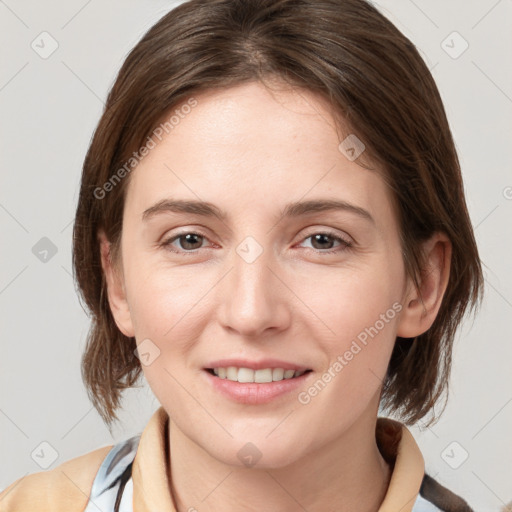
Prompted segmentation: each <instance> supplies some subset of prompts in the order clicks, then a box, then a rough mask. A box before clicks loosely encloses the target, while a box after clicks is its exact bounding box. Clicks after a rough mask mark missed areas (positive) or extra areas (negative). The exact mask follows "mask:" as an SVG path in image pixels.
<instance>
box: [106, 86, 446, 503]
mask: <svg viewBox="0 0 512 512" xmlns="http://www.w3.org/2000/svg"><path fill="white" fill-rule="evenodd" d="M195 97H196V99H197V101H198V105H197V106H196V107H195V108H193V109H192V111H191V112H190V113H189V114H187V115H186V116H184V118H183V119H181V120H180V122H179V124H178V125H177V126H176V127H175V128H174V129H173V130H172V132H170V133H169V134H168V135H166V136H165V137H164V138H163V140H162V141H161V142H160V143H158V145H157V146H156V147H155V148H154V149H153V150H151V151H150V153H149V154H148V156H146V157H145V158H144V159H143V160H142V161H141V163H140V164H139V166H138V167H137V168H136V169H135V170H134V171H133V172H132V174H131V176H130V183H129V186H128V192H127V197H126V203H125V209H124V219H123V226H122V238H121V261H120V262H118V265H117V266H116V265H113V264H112V263H111V262H110V259H109V242H108V240H107V239H106V237H105V235H104V233H103V232H100V233H99V239H100V242H101V252H102V262H103V269H104V271H105V274H106V277H107V285H108V296H109V301H110V306H111V309H112V312H113V315H114V318H115V320H116V323H117V325H118V327H119V328H120V329H121V331H122V332H123V333H124V334H125V335H127V336H135V338H136V340H137V343H138V344H140V343H141V342H142V341H143V340H145V339H148V338H149V339H150V340H151V342H152V343H154V344H155V345H156V346H157V347H158V349H159V350H160V355H159V356H158V357H157V358H156V359H155V360H154V361H153V362H152V363H151V364H150V365H148V366H145V365H143V366H142V367H143V371H144V374H145V377H146V379H147V381H148V383H149V385H150V387H151V389H152V390H153V392H154V394H155V396H156V397H157V398H158V400H159V401H160V403H161V404H162V406H163V407H164V408H165V410H166V411H167V412H168V414H169V416H170V422H169V435H170V453H171V454H172V457H171V460H170V467H171V474H172V475H173V476H172V480H171V481H170V482H169V486H170V490H171V492H172V494H173V497H174V500H175V503H176V506H177V510H178V511H179V512H185V511H187V510H188V509H189V507H192V506H196V508H198V509H200V510H201V511H203V510H206V511H220V510H222V511H224V512H226V511H227V512H229V511H239V510H241V509H243V510H247V511H252V510H254V511H256V510H275V511H277V510H279V511H283V512H288V511H289V512H291V511H294V512H295V511H296V510H297V509H298V508H300V507H304V508H305V509H307V510H308V511H311V512H313V511H314V512H320V511H325V510H337V511H341V512H344V511H352V512H353V511H354V510H358V511H361V512H365V511H368V512H369V511H376V510H377V509H378V507H379V505H380V503H381V502H382V500H383V499H384V496H385V494H386V491H387V487H388V484H389V478H390V468H389V467H388V465H387V464H386V462H385V461H384V460H383V458H382V456H381V454H380V452H379V450H378V448H377V445H376V441H375V426H376V418H377V413H378V405H379V397H380V391H381V386H382V380H383V379H384V376H385V373H386V368H387V365H388V362H389V359H390V356H391V351H392V348H393V344H394V341H395V338H396V336H403V337H413V336H416V335H419V334H421V333H423V332H425V331H426V330H427V329H428V328H429V327H430V326H431V324H432V322H433V321H434V319H435V316H436V314H437V312H438V309H439V306H440V304H441V300H442V296H443V293H444V291H445V289H446V284H447V279H448V274H449V260H450V256H451V247H450V243H449V241H448V240H447V238H446V237H445V236H444V235H442V234H436V235H435V236H434V237H432V239H431V240H429V241H427V242H426V243H425V246H424V249H425V254H426V255H427V261H428V263H427V267H428V269H429V272H427V273H426V277H425V279H424V281H423V282H422V283H421V288H420V290H419V291H420V293H421V296H420V295H419V294H418V291H417V290H415V289H414V287H413V286H412V282H411V280H410V279H409V278H408V277H407V276H406V274H405V269H404V264H403V261H402V254H401V248H400V243H399V240H400V239H399V230H398V221H397V218H396V215H395V213H394V209H393V202H392V196H391V192H390V191H389V189H388V188H387V186H386V185H385V182H384V180H383V179H382V178H381V177H380V176H379V174H378V173H377V172H375V171H371V170H366V169H364V168H362V167H361V166H359V165H358V164H357V161H353V162H351V161H349V160H348V159H347V158H346V157H345V155H344V154H343V153H341V152H340V150H339V149H338V145H339V143H340V140H342V139H340V137H339V132H338V133H337V130H336V127H335V123H334V120H333V119H332V117H331V114H330V112H331V111H332V109H331V108H330V107H329V105H328V104H327V103H326V102H325V101H324V99H323V98H322V97H320V96H318V95H316V94H314V93H312V92H309V91H305V90H298V89H294V90H292V89H289V88H286V87H282V88H280V89H278V88H275V89H273V90H272V91H269V90H268V89H267V88H266V87H265V86H264V85H262V84H261V83H259V82H253V83H249V84H244V85H240V86H237V87H233V88H230V89H223V90H219V91H207V92H203V93H201V94H198V95H196V96H195ZM348 133H350V132H347V133H346V134H345V135H344V136H346V135H348ZM170 197H172V198H173V199H186V200H202V201H208V202H211V203H213V204H215V205H217V206H218V207H219V208H221V209H222V210H224V211H225V212H226V213H227V214H228V217H227V219H226V220H224V221H221V220H220V219H218V218H215V217H213V218H206V217H202V216H199V215H191V214H183V213H172V212H166V213H160V214H156V215H154V216H152V217H151V218H150V219H147V220H145V221H143V220H142V214H143V212H144V211H145V210H146V209H148V208H150V207H151V206H153V205H154V204H156V203H157V202H158V201H160V200H162V199H167V198H170ZM310 199H342V200H344V201H346V202H348V203H351V204H353V205H356V206H358V207H361V208H364V209H365V210H367V211H368V212H369V213H370V214H371V216H372V218H373V219H374V221H373V222H371V221H369V220H366V219H365V218H363V217H361V216H358V215H356V214H354V213H351V212H349V211H323V212H316V213H309V214H306V215H303V216H300V217H297V218H281V219H280V217H279V212H280V211H281V210H282V209H283V208H284V206H285V204H287V203H288V202H290V201H300V200H310ZM326 231H327V232H328V233H329V232H333V234H334V237H341V238H342V239H344V240H346V241H349V242H350V243H351V244H352V246H351V247H346V246H345V245H344V244H343V243H341V242H339V241H338V240H337V239H336V238H330V237H327V238H326V239H324V240H323V241H322V240H320V241H316V242H315V238H314V237H313V235H315V234H322V233H325V232H326ZM184 233H197V234H199V235H201V236H199V237H196V238H192V241H191V242H190V241H189V243H188V244H187V240H186V239H184V238H181V239H180V238H177V239H176V238H174V237H176V236H177V235H178V234H181V235H183V234H184ZM248 236H250V237H252V238H254V239H255V240H256V241H257V243H258V244H259V246H260V247H261V249H262V250H263V252H262V254H261V255H260V256H259V257H258V258H257V259H256V260H255V261H254V262H252V263H248V262H247V261H245V260H244V259H243V258H241V257H240V256H239V255H238V254H237V252H236V249H237V247H238V246H239V245H240V243H241V242H242V241H243V240H244V239H245V238H246V237H248ZM173 238H174V241H173V242H172V245H170V246H163V245H162V242H164V241H166V240H169V239H171V240H172V239H173ZM171 249H174V250H176V251H178V252H180V253H174V252H172V251H171ZM336 250H337V252H335V253H334V252H333V253H331V254H323V253H327V252H328V251H336ZM187 251H188V254H187ZM394 303H399V304H400V305H401V306H402V309H401V311H400V313H399V314H397V315H396V316H395V317H394V318H393V319H391V320H389V321H388V322H387V323H386V324H385V327H384V328H383V329H381V330H380V331H379V333H378V335H377V336H375V337H374V338H373V339H371V340H370V341H369V343H368V344H367V345H366V346H365V347H364V348H363V349H362V350H361V351H360V352H359V353H358V354H357V356H355V357H354V358H353V359H352V360H351V361H350V362H349V363H348V364H347V365H346V366H345V367H344V368H343V370H342V371H341V372H339V373H337V375H336V377H335V378H333V379H332V380H331V382H330V383H329V384H328V385H327V386H326V387H325V389H323V390H322V391H321V392H320V393H318V395H317V396H315V397H314V398H313V399H312V400H311V401H310V402H309V403H308V404H306V405H304V404H301V403H300V402H299V401H298V399H297V395H298V392H300V391H303V390H307V389H308V387H309V386H311V385H312V383H313V382H315V381H316V380H317V379H318V378H320V376H321V375H322V374H323V373H324V372H325V371H327V370H328V369H329V367H331V366H332V363H333V362H334V361H335V360H336V358H337V357H338V356H339V355H343V354H344V352H345V351H346V350H348V349H349V348H350V345H351V343H352V341H353V340H354V339H356V337H357V335H358V334H359V333H361V332H362V331H364V329H365V328H367V327H370V326H373V325H374V324H375V322H376V321H377V320H378V319H379V318H380V315H381V314H385V313H386V311H388V310H389V309H390V308H392V305H393V304H394ZM225 357H246V358H248V359H251V360H258V359H262V358H264V357H275V358H279V359H283V360H287V361H292V362H294V363H299V364H304V365H305V366H307V367H309V368H311V369H312V370H313V372H312V373H310V374H309V376H308V378H307V379H306V381H305V382H304V384H303V386H302V387H301V388H300V389H299V390H298V391H297V392H292V393H288V394H286V395H285V396H282V397H279V398H277V399H275V400H274V401H272V402H271V403H268V404H264V405H244V404H239V403H235V402H233V401H231V400H230V399H229V398H226V397H224V396H222V395H220V394H219V393H218V392H217V391H215V390H214V389H213V388H212V387H211V386H209V385H207V381H206V379H205V376H204V373H203V372H204V370H203V368H204V367H205V366H206V363H207V362H208V361H211V360H212V359H218V358H225ZM247 442H251V443H253V444H254V445H255V446H256V447H257V448H258V450H259V451H260V452H261V454H262V457H261V459H260V460H259V461H258V463H257V464H256V465H255V466H253V467H251V468H247V467H245V466H244V465H243V464H242V462H241V461H240V460H239V458H238V457H237V453H238V451H239V450H240V449H241V448H242V447H243V446H244V445H245V444H246V443H247ZM228 475H229V476H228ZM226 477H227V478H226ZM212 491H213V492H212ZM205 496H208V497H207V499H205V500H204V501H202V500H203V499H204V497H205Z"/></svg>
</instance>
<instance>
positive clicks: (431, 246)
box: [397, 233, 452, 338]
mask: <svg viewBox="0 0 512 512" xmlns="http://www.w3.org/2000/svg"><path fill="white" fill-rule="evenodd" d="M423 253H424V255H425V264H424V268H423V269H422V270H421V272H420V283H419V284H420V290H419V293H418V291H417V290H416V288H415V286H414V283H413V281H412V279H411V278H410V277H409V278H408V283H407V284H408V290H407V292H406V294H405V295H404V300H403V302H402V304H403V305H404V307H403V309H402V312H401V315H400V320H399V322H398V330H397V336H400V337H402V338H414V337H416V336H419V335H420V334H423V333H424V332H425V331H427V330H428V329H429V328H430V327H431V325H432V324H433V323H434V320H435V319H436V316H437V313H438V311H439V308H440V307H441V302H442V300H443V296H444V293H445V291H446V287H447V285H448V278H449V276H450V261H451V256H452V244H451V242H450V240H449V239H448V237H447V236H446V235H445V234H444V233H435V234H434V235H433V236H432V237H431V238H430V239H429V240H427V241H426V242H424V244H423Z"/></svg>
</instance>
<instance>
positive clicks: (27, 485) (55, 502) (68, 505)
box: [0, 445, 114, 512]
mask: <svg viewBox="0 0 512 512" xmlns="http://www.w3.org/2000/svg"><path fill="white" fill-rule="evenodd" d="M113 447H114V445H109V446H105V447H102V448H98V449H97V450H94V451H92V452H89V453H86V454H84V455H80V456H79V457H75V458H73V459H70V460H68V461H66V462H63V463H62V464H60V465H59V466H57V467H55V468H54V469H51V470H48V471H41V472H38V473H32V474H30V475H26V476H24V477H21V478H18V480H16V481H14V482H13V483H12V484H10V485H9V486H8V487H7V488H6V489H4V490H3V491H2V492H1V493H0V510H1V511H2V512H34V511H36V510H37V511H38V512H50V511H51V512H60V511H62V512H64V511H66V512H74V511H82V510H84V508H85V506H86V505H87V501H88V499H89V494H90V490H91V487H92V484H93V482H94V478H95V476H96V473H97V472H98V470H99V468H100V466H101V464H102V462H103V460H104V459H105V457H106V456H107V455H108V453H109V452H110V451H111V449H112V448H113Z"/></svg>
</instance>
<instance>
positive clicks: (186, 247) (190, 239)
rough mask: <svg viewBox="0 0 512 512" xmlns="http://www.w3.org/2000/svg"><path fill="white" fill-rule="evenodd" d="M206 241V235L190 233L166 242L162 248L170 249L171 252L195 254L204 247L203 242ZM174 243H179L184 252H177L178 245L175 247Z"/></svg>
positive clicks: (181, 234)
mask: <svg viewBox="0 0 512 512" xmlns="http://www.w3.org/2000/svg"><path fill="white" fill-rule="evenodd" d="M205 240H207V238H206V237H205V236H204V235H201V234H200V233H195V232H192V231H190V232H186V233H180V234H179V235H176V236H173V237H171V238H168V239H167V240H164V241H163V242H162V244H161V245H162V247H166V248H168V249H169V250H170V251H171V252H176V253H187V252H189V253H193V252H195V251H196V250H197V249H200V248H201V247H202V242H204V241H205ZM174 242H178V244H179V245H180V246H181V249H182V250H175V249H174V248H176V245H173V244H174ZM173 247H174V248H173Z"/></svg>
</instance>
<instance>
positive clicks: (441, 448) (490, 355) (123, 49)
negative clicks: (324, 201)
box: [0, 0, 512, 511]
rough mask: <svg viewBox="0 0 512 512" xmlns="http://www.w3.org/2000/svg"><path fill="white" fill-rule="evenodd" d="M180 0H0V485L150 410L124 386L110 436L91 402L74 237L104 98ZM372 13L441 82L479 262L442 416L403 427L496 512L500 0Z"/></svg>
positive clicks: (510, 480)
mask: <svg viewBox="0 0 512 512" xmlns="http://www.w3.org/2000/svg"><path fill="white" fill-rule="evenodd" d="M178 3H180V2H168V1H163V0H152V1H150V0H122V1H121V0H115V1H114V0H109V1H103V2H100V1H99V0H89V1H84V0H68V1H67V2H63V1H58V0H52V1H48V0H47V1H45V2H41V1H39V2H38V1H35V0H27V1H21V0H5V1H3V0H0V42H1V46H2V48H3V52H2V55H3V61H2V67H1V70H0V109H1V110H0V112H1V119H2V123H1V127H0V130H1V134H0V140H1V162H2V164H1V171H0V172H1V186H0V229H1V231H0V233H1V247H2V249H1V251H0V257H1V261H0V314H1V319H0V328H1V331H0V340H1V344H2V357H1V358H0V460H2V464H1V467H0V489H3V488H5V487H7V485H8V484H10V483H11V482H13V481H14V480H15V479H17V478H20V477H22V476H24V475H26V474H29V473H33V472H36V471H42V470H43V469H44V468H43V466H47V467H48V469H51V468H54V467H55V466H57V465H59V464H60V463H62V462H64V461H66V460H69V459H70V458H73V457H76V456H78V455H81V454H83V453H86V452H89V451H91V450H94V449H96V448H99V447H101V446H105V445H108V444H112V443H114V442H117V441H119V440H121V439H124V438H126V437H128V436H131V435H133V434H135V433H138V432H140V431H142V429H143V428H144V426H145V424H146V423H147V421H148V419H149V417H150V416H151V414H152V413H153V411H154V410H155V409H156V408H157V407H158V405H159V404H158V402H157V401H156V399H155V398H154V396H153V394H152V392H151V390H150V389H149V388H148V386H147V385H146V384H145V383H144V385H143V386H142V387H141V388H140V389H135V390H130V391H129V392H127V393H126V397H125V400H124V409H123V411H122V412H120V417H121V422H120V423H119V424H118V425H117V426H116V427H115V429H114V435H113V437H111V435H110V434H109V432H108V430H107V428H106V427H105V426H104V425H103V423H102V421H101V419H100V417H99V416H98V414H97V413H96V411H95V410H94V409H93V408H92V406H91V404H90V403H89V401H88V399H87V396H86V393H85V390H84V387H83V384H82V381H81V377H80V357H81V354H82V351H83V348H84V344H85V336H86V333H87V329H88V323H89V321H88V318H87V316H86V315H85V313H84V312H83V310H82V309H81V306H80V304H79V302H78V298H77V295H76V292H75V289H74V284H73V280H72V277H71V233H72V220H73V216H74V209H75V206H76V200H77V197H78V187H79V178H80V171H81V164H82V161H83V158H84V155H85V152H86V149H87V146H88V144H89V141H90V138H91V135H92V133H93V130H94V128H95V126H96V123H97V122H98V120H99V117H100V115H101V112H102V108H103V100H104V99H105V98H106V95H107V91H108V90H109V88H110V86H111V85H112V83H113V80H114V77H115V75H116V73H117V70H118V69H119V67H120V65H121V63H122V61H123V60H124V58H125V56H126V55H127V53H128V51H129V50H130V49H131V48H132V47H133V45H134V44H135V43H136V42H137V41H138V40H139V38H140V37H141V36H142V34H143V33H144V32H145V31H146V30H147V29H148V28H149V27H150V26H151V25H152V24H153V23H154V22H156V21H157V20H158V19H159V18H160V17H161V16H162V15H163V14H164V13H166V12H167V11H169V10H170V9H171V8H172V7H173V6H175V5H177V4H178ZM376 5H377V6H378V7H379V8H380V9H381V10H382V12H383V13H384V14H385V15H386V16H388V17H389V18H390V19H391V20H392V21H393V22H394V23H395V24H396V25H397V26H398V28H399V29H400V30H401V31H402V32H403V33H404V34H405V35H406V36H407V37H409V38H410V39H411V40H412V41H413V42H414V43H415V44H416V45H417V46H418V48H419V49H420V51H421V53H422V55H423V57H424V58H425V60H426V62H427V64H428V65H429V67H430V68H431V70H432V73H433V75H434V78H435V79H436V82H437V84H438V86H439V89H440V91H441V95H442V97H443V100H444V102H445V107H446V110H447V114H448V118H449V121H450V125H451V127H452V130H453V134H454V138H455V141H456V145H457V148H458V151H459V156H460V159H461V163H462V168H463V173H464V178H465V187H466V192H467V201H468V205H469V209H470V214H471V218H472V221H473V224H474V227H475V230H476V231H475V232H476V238H477V242H478V245H479V248H480V251H481V257H482V259H483V262H484V263H485V278H486V297H485V301H484V304H483V307H482V309H481V312H480V314H479V315H478V316H477V317H476V319H475V320H474V321H473V320H471V319H468V321H466V323H465V324H464V326H463V328H462V329H461V331H460V332H459V336H458V337H457V342H456V346H455V354H454V368H453V375H452V387H451V394H450V400H449V404H448V407H447V408H446V410H445V412H444V415H443V416H442V419H441V420H440V421H439V422H438V423H437V424H436V425H435V426H433V427H431V428H428V429H427V428H423V427H422V426H421V425H418V426H417V427H412V428H411V431H412V433H413V435H414V436H415V438H416V440H417V442H418V444H419V445H420V448H421V449H422V452H423V454H424V457H425V460H426V469H427V471H428V472H429V473H430V474H432V475H433V476H434V477H435V478H436V479H438V480H439V481H440V482H442V483H443V484H444V485H446V486H447V487H449V488H450V489H452V490H453V491H454V492H456V493H459V494H461V495H462V496H463V497H464V498H465V499H467V500H468V502H469V503H470V504H471V505H472V506H473V507H474V508H475V509H476V510H478V511H498V510H500V509H501V507H502V506H503V505H504V503H507V502H509V501H511V500H512V471H511V469H510V468H511V467H512V440H511V432H512V382H511V373H512V372H511V371H510V367H511V361H512V344H511V343H510V341H511V323H510V316H511V314H512V279H511V272H510V261H511V256H512V242H511V239H512V237H511V234H512V233H511V231H512V230H511V225H512V224H511V218H512V173H511V171H510V164H511V162H512V158H511V157H512V155H511V153H512V150H511V146H512V144H511V143H512V139H511V135H512V129H511V127H512V123H511V121H512V66H511V56H512V30H511V27H512V0H499V1H496V0H481V1H470V2H468V1H464V0H451V1H450V2H447V1H445V0H435V1H432V0H430V1H427V0H415V1H412V0H380V1H379V2H377V3H376ZM43 31H46V32H48V33H49V34H51V37H52V38H53V39H54V40H56V41H57V43H58V48H57V49H56V51H55V52H54V53H53V54H52V55H50V56H48V57H47V58H41V56H40V55H39V54H38V53H36V51H35V50H34V49H33V48H32V47H31V44H33V45H39V51H40V52H41V51H43V50H44V51H48V49H50V48H51V44H52V41H51V39H49V37H48V36H40V34H41V33H42V32H43ZM454 31H456V32H458V33H459V34H460V36H461V37H462V38H463V39H461V38H460V37H459V36H457V35H453V34H452V33H453V32H454ZM41 38H46V39H44V42H43V43H42V42H41ZM463 40H465V41H467V43H468V44H469V47H468V48H467V50H466V51H464V52H463V53H462V54H461V55H458V53H460V51H461V50H462V49H463V48H464V41H463ZM33 41H34V43H33ZM443 41H444V43H443ZM43 44H44V48H43ZM36 48H38V47H37V46H36ZM450 53H451V55H450ZM454 56H457V58H454ZM43 237H47V238H48V239H49V240H50V241H51V244H49V242H48V241H47V240H43V241H41V239H42V238H43ZM34 246H35V249H34ZM45 249H46V250H48V251H49V252H48V253H46V254H45V253H44V252H42V251H44V250H45ZM52 250H53V252H55V251H56V252H55V254H53V252H52ZM41 258H43V259H44V258H46V261H42V260H41ZM43 442H46V443H49V445H50V446H51V447H49V446H48V445H46V444H43V445H41V443H43ZM454 442H455V443H456V444H452V443H454ZM53 450H55V451H53ZM42 453H44V456H42V455H41V454H42ZM31 454H33V455H32V456H31ZM37 454H39V455H40V456H39V457H37V456H36V455H37ZM466 454H467V459H466V460H464V458H465V457H466ZM54 458H55V460H53V459H54ZM38 464H39V465H38ZM456 466H457V467H456Z"/></svg>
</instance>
